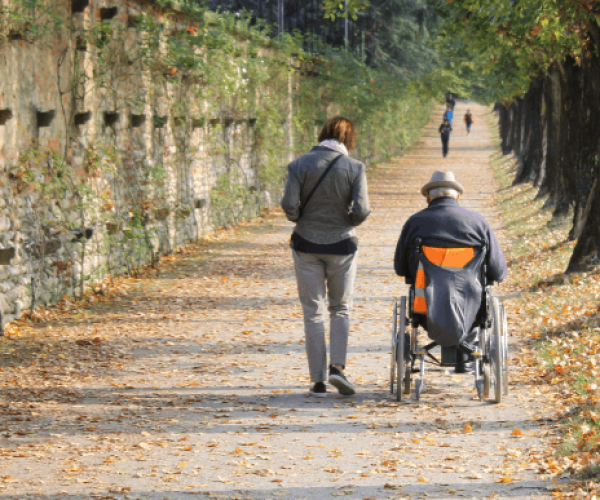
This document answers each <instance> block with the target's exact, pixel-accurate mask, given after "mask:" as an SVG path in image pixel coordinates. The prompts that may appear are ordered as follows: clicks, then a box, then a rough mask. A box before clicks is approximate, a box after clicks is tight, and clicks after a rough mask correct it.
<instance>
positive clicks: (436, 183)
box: [421, 170, 465, 196]
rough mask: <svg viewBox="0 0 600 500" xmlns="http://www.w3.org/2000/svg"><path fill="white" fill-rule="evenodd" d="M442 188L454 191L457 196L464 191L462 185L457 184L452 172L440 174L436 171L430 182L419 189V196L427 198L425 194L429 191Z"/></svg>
mask: <svg viewBox="0 0 600 500" xmlns="http://www.w3.org/2000/svg"><path fill="white" fill-rule="evenodd" d="M444 187H445V188H451V189H456V190H457V191H458V192H459V194H463V193H464V191H465V188H464V187H463V186H462V184H461V183H460V182H457V181H456V179H455V178H454V173H453V172H440V171H439V170H436V171H435V172H434V173H433V175H432V176H431V180H430V181H429V182H428V183H427V184H425V185H424V186H423V187H422V188H421V194H422V195H423V196H427V193H429V190H430V189H435V188H444Z"/></svg>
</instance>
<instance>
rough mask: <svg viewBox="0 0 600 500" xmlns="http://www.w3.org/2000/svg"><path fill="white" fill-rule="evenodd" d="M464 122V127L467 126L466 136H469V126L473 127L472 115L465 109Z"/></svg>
mask: <svg viewBox="0 0 600 500" xmlns="http://www.w3.org/2000/svg"><path fill="white" fill-rule="evenodd" d="M464 121H465V125H466V126H467V135H469V134H470V133H471V125H473V115H472V114H471V111H470V110H468V109H467V114H466V115H465V118H464Z"/></svg>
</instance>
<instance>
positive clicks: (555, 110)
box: [537, 64, 564, 208]
mask: <svg viewBox="0 0 600 500" xmlns="http://www.w3.org/2000/svg"><path fill="white" fill-rule="evenodd" d="M544 94H545V103H546V162H545V165H546V169H545V178H544V180H543V182H542V184H541V186H540V189H539V191H538V195H537V196H538V197H540V196H543V195H545V194H548V195H549V196H548V199H547V200H546V203H545V204H544V207H545V208H549V207H554V206H556V205H557V204H559V203H561V200H562V199H564V196H563V191H564V186H563V183H562V178H561V170H560V153H561V151H560V129H561V122H560V117H561V113H560V107H561V94H560V82H559V76H558V70H557V68H556V65H555V64H553V65H552V66H551V67H550V70H549V72H548V75H547V76H546V82H545V84H544Z"/></svg>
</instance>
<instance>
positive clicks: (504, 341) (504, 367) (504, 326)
mask: <svg viewBox="0 0 600 500" xmlns="http://www.w3.org/2000/svg"><path fill="white" fill-rule="evenodd" d="M502 372H503V373H502V390H503V392H504V395H507V394H508V318H507V316H506V307H505V306H504V304H502Z"/></svg>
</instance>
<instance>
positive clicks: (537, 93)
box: [513, 80, 544, 184]
mask: <svg viewBox="0 0 600 500" xmlns="http://www.w3.org/2000/svg"><path fill="white" fill-rule="evenodd" d="M542 85H543V82H542V81H541V80H537V81H535V82H533V83H532V85H531V87H530V89H529V92H527V95H526V96H525V100H524V102H523V116H524V117H523V145H522V154H521V163H520V168H519V170H518V172H517V175H516V176H515V180H514V181H513V184H520V183H523V182H528V181H530V180H532V179H534V178H536V177H538V176H539V173H540V170H541V168H542V161H543V145H544V137H543V136H544V130H543V117H542V99H543V88H542Z"/></svg>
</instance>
